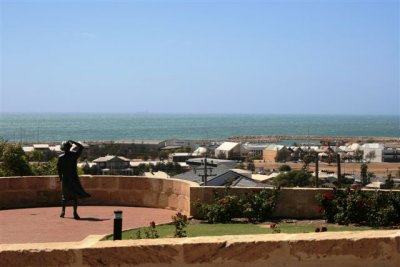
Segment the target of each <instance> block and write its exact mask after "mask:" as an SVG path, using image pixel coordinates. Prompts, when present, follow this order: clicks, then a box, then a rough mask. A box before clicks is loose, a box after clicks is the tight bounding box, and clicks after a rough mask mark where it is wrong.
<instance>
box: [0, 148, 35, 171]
mask: <svg viewBox="0 0 400 267" xmlns="http://www.w3.org/2000/svg"><path fill="white" fill-rule="evenodd" d="M1 146H2V147H1V149H0V150H1V151H2V154H1V155H0V162H2V164H1V165H0V173H2V175H4V176H26V175H32V174H33V173H32V169H31V166H30V165H29V163H28V160H27V156H26V155H25V152H24V150H22V147H21V146H20V145H17V144H8V143H6V142H4V143H2V144H1Z"/></svg>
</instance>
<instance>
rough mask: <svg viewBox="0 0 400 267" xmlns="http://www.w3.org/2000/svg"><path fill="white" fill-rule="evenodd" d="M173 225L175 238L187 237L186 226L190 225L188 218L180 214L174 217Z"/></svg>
mask: <svg viewBox="0 0 400 267" xmlns="http://www.w3.org/2000/svg"><path fill="white" fill-rule="evenodd" d="M172 223H173V224H174V226H175V234H174V237H186V236H187V235H186V230H185V228H186V226H187V225H188V217H187V216H186V215H183V214H182V213H180V212H178V213H177V214H176V215H175V216H172Z"/></svg>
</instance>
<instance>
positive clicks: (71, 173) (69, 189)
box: [57, 140, 90, 220]
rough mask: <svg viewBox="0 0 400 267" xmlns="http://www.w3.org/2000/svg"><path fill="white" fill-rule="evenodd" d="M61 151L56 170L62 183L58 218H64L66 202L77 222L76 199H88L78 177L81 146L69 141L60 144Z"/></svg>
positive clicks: (88, 195)
mask: <svg viewBox="0 0 400 267" xmlns="http://www.w3.org/2000/svg"><path fill="white" fill-rule="evenodd" d="M73 145H75V146H76V148H77V149H76V151H73V150H71V148H72V146H73ZM61 150H62V151H64V154H62V155H61V156H60V157H59V158H58V162H57V170H58V176H59V177H60V181H61V182H62V210H61V215H60V217H62V218H64V216H65V205H66V203H67V201H72V202H73V207H74V219H76V220H79V219H80V217H79V215H78V198H86V197H90V194H88V193H87V192H86V191H85V190H84V189H83V187H82V185H81V182H80V180H79V176H78V170H77V163H78V158H79V156H80V155H81V153H82V150H83V146H82V145H81V144H80V143H78V142H75V141H72V140H69V141H64V142H62V143H61Z"/></svg>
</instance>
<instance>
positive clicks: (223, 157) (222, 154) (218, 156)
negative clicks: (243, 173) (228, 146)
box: [217, 151, 226, 159]
mask: <svg viewBox="0 0 400 267" xmlns="http://www.w3.org/2000/svg"><path fill="white" fill-rule="evenodd" d="M217 159H226V155H225V153H224V152H222V151H219V153H218V155H217Z"/></svg>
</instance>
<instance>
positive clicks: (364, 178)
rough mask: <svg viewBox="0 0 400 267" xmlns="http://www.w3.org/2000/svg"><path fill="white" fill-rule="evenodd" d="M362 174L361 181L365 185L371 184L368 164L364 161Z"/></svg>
mask: <svg viewBox="0 0 400 267" xmlns="http://www.w3.org/2000/svg"><path fill="white" fill-rule="evenodd" d="M360 169H361V170H360V176H361V183H362V185H363V186H365V185H367V184H369V179H368V165H367V164H365V163H363V164H361V167H360Z"/></svg>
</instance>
